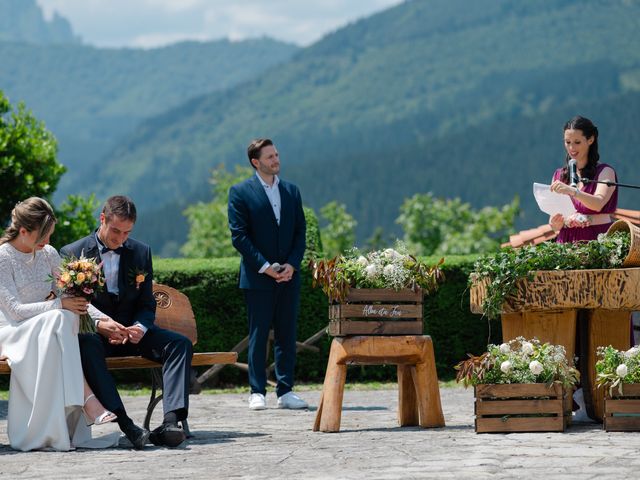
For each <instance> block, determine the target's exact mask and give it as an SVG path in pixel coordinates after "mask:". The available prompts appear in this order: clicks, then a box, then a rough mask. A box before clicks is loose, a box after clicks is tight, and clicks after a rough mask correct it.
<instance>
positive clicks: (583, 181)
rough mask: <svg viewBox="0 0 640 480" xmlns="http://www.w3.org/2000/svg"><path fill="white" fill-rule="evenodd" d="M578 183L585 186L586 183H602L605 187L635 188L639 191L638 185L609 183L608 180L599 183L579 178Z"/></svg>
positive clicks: (639, 186)
mask: <svg viewBox="0 0 640 480" xmlns="http://www.w3.org/2000/svg"><path fill="white" fill-rule="evenodd" d="M580 181H581V182H582V183H584V184H585V185H586V184H587V183H602V184H604V185H606V186H607V187H626V188H635V189H636V190H640V185H629V184H628V183H617V182H611V181H609V180H604V181H600V180H591V179H589V178H581V179H580Z"/></svg>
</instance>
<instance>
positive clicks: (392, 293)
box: [346, 288, 424, 303]
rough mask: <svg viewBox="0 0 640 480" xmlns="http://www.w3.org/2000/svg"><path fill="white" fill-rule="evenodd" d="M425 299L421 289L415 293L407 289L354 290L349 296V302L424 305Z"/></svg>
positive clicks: (347, 299) (350, 291)
mask: <svg viewBox="0 0 640 480" xmlns="http://www.w3.org/2000/svg"><path fill="white" fill-rule="evenodd" d="M423 298H424V295H423V292H422V289H421V288H418V289H416V290H415V291H413V290H411V289H409V288H405V289H402V290H393V289H391V288H352V289H350V290H349V293H348V294H347V298H346V301H347V302H415V303H422V300H423Z"/></svg>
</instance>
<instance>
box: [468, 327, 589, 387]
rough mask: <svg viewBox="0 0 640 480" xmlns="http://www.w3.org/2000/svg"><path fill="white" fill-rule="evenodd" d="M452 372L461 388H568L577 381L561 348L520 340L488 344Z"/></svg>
mask: <svg viewBox="0 0 640 480" xmlns="http://www.w3.org/2000/svg"><path fill="white" fill-rule="evenodd" d="M455 369H456V370H457V371H458V374H457V376H456V381H458V382H462V383H463V384H464V385H465V387H466V386H469V385H473V386H475V385H481V384H490V383H491V384H494V383H547V384H549V383H561V384H562V385H563V386H565V387H572V386H574V385H576V384H577V383H578V380H579V378H580V373H579V372H578V371H577V370H576V369H575V368H573V367H572V366H570V365H569V362H568V361H567V357H566V353H565V350H564V347H563V346H562V345H552V344H549V343H541V342H540V341H539V340H538V339H536V338H534V339H533V340H526V339H525V338H524V337H517V338H515V339H513V340H511V341H510V342H508V343H503V344H501V345H489V346H488V347H487V351H486V352H485V353H483V354H482V355H480V356H473V355H470V354H469V358H468V359H467V360H463V361H462V362H460V363H459V364H458V365H456V367H455Z"/></svg>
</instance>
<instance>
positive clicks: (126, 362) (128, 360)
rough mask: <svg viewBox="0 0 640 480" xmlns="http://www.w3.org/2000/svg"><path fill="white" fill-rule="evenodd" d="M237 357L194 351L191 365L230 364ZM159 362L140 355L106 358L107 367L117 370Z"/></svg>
mask: <svg viewBox="0 0 640 480" xmlns="http://www.w3.org/2000/svg"><path fill="white" fill-rule="evenodd" d="M237 359H238V354H237V353H235V352H210V353H194V354H193V360H192V362H191V365H192V366H194V367H196V366H200V365H214V364H218V363H219V364H232V363H235V362H236V360H237ZM159 366H160V364H159V363H156V362H152V361H151V360H147V359H146V358H142V357H109V358H107V367H108V368H109V369H110V370H118V369H122V368H157V367H159Z"/></svg>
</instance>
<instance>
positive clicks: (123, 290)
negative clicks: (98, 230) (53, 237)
mask: <svg viewBox="0 0 640 480" xmlns="http://www.w3.org/2000/svg"><path fill="white" fill-rule="evenodd" d="M123 247H124V248H123V251H122V253H121V254H120V266H119V267H118V298H117V300H116V299H114V298H113V297H112V296H110V295H109V294H108V293H107V291H106V287H105V290H104V291H103V292H100V293H98V294H97V295H96V297H95V298H94V299H93V300H92V301H91V303H92V304H93V305H94V306H95V307H96V308H97V309H98V310H100V311H101V312H103V313H105V314H107V315H109V316H110V317H111V318H113V319H114V320H115V321H116V322H119V323H121V324H122V325H124V326H125V327H129V326H131V325H133V324H134V323H136V322H140V323H141V324H142V325H144V326H145V327H147V328H154V327H155V325H154V321H155V318H156V301H155V298H154V297H153V287H152V282H153V264H152V261H151V248H150V247H149V246H148V245H145V244H144V243H141V242H138V241H137V240H134V239H132V238H129V239H127V241H126V242H124V244H123ZM60 254H61V255H62V256H63V257H64V256H67V257H68V256H74V257H80V255H84V256H85V257H86V258H96V259H99V258H100V251H99V249H98V244H97V242H96V234H95V233H92V234H90V235H88V236H86V237H84V238H81V239H80V240H78V241H76V242H74V243H72V244H70V245H66V246H64V247H62V249H61V250H60ZM134 272H135V273H139V272H140V273H141V272H144V273H146V274H147V275H146V277H145V280H144V282H142V283H141V284H140V286H139V288H136V284H135V280H134V278H133V274H134Z"/></svg>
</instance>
